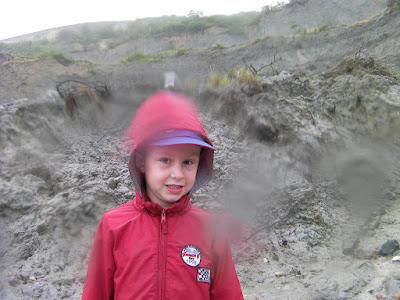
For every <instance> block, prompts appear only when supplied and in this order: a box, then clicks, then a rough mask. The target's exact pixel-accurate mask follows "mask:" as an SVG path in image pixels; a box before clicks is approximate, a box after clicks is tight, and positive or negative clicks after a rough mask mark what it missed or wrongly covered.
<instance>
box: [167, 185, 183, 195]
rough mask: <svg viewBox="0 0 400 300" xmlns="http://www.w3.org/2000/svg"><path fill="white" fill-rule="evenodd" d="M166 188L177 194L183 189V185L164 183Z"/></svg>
mask: <svg viewBox="0 0 400 300" xmlns="http://www.w3.org/2000/svg"><path fill="white" fill-rule="evenodd" d="M166 188H167V190H168V191H169V192H170V193H174V194H179V193H180V192H182V190H183V186H181V185H166Z"/></svg>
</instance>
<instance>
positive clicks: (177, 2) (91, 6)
mask: <svg viewBox="0 0 400 300" xmlns="http://www.w3.org/2000/svg"><path fill="white" fill-rule="evenodd" d="M277 2H285V1H284V0H280V1H278V0H244V1H236V0H231V1H224V0H219V1H218V0H198V1H190V0H186V1H182V0H169V1H168V0H158V1H150V0H140V1H138V0H136V1H135V0H133V1H132V0H131V1H126V0H108V1H104V0H97V1H93V0H69V1H55V0H51V1H50V0H5V1H3V3H2V4H1V10H2V14H1V18H0V40H3V39H7V38H10V37H16V36H20V35H23V34H27V33H32V32H36V31H41V30H45V29H49V28H54V27H60V26H66V25H74V24H79V23H86V22H98V21H126V20H135V19H137V18H146V17H159V16H163V15H164V16H165V15H167V16H168V15H177V16H186V15H188V13H189V11H191V10H193V11H202V12H203V15H204V16H208V15H216V14H223V15H231V14H234V13H238V12H242V11H261V8H262V7H263V6H266V5H276V3H277Z"/></svg>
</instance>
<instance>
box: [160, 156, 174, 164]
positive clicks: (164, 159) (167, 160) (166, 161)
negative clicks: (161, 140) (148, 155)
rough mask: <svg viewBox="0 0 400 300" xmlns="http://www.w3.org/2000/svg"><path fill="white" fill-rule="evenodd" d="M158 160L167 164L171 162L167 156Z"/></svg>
mask: <svg viewBox="0 0 400 300" xmlns="http://www.w3.org/2000/svg"><path fill="white" fill-rule="evenodd" d="M160 161H161V162H162V163H165V164H168V163H170V162H171V160H170V159H169V158H166V157H163V158H160Z"/></svg>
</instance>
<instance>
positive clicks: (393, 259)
mask: <svg viewBox="0 0 400 300" xmlns="http://www.w3.org/2000/svg"><path fill="white" fill-rule="evenodd" d="M392 261H393V262H395V261H396V262H400V256H395V257H393V258H392Z"/></svg>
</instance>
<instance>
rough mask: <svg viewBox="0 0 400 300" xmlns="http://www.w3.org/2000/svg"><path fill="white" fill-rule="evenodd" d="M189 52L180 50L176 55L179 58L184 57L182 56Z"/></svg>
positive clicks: (183, 49)
mask: <svg viewBox="0 0 400 300" xmlns="http://www.w3.org/2000/svg"><path fill="white" fill-rule="evenodd" d="M187 52H188V51H187V49H186V48H180V49H179V50H178V51H177V52H176V55H177V56H182V55H185V54H186V53H187Z"/></svg>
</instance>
